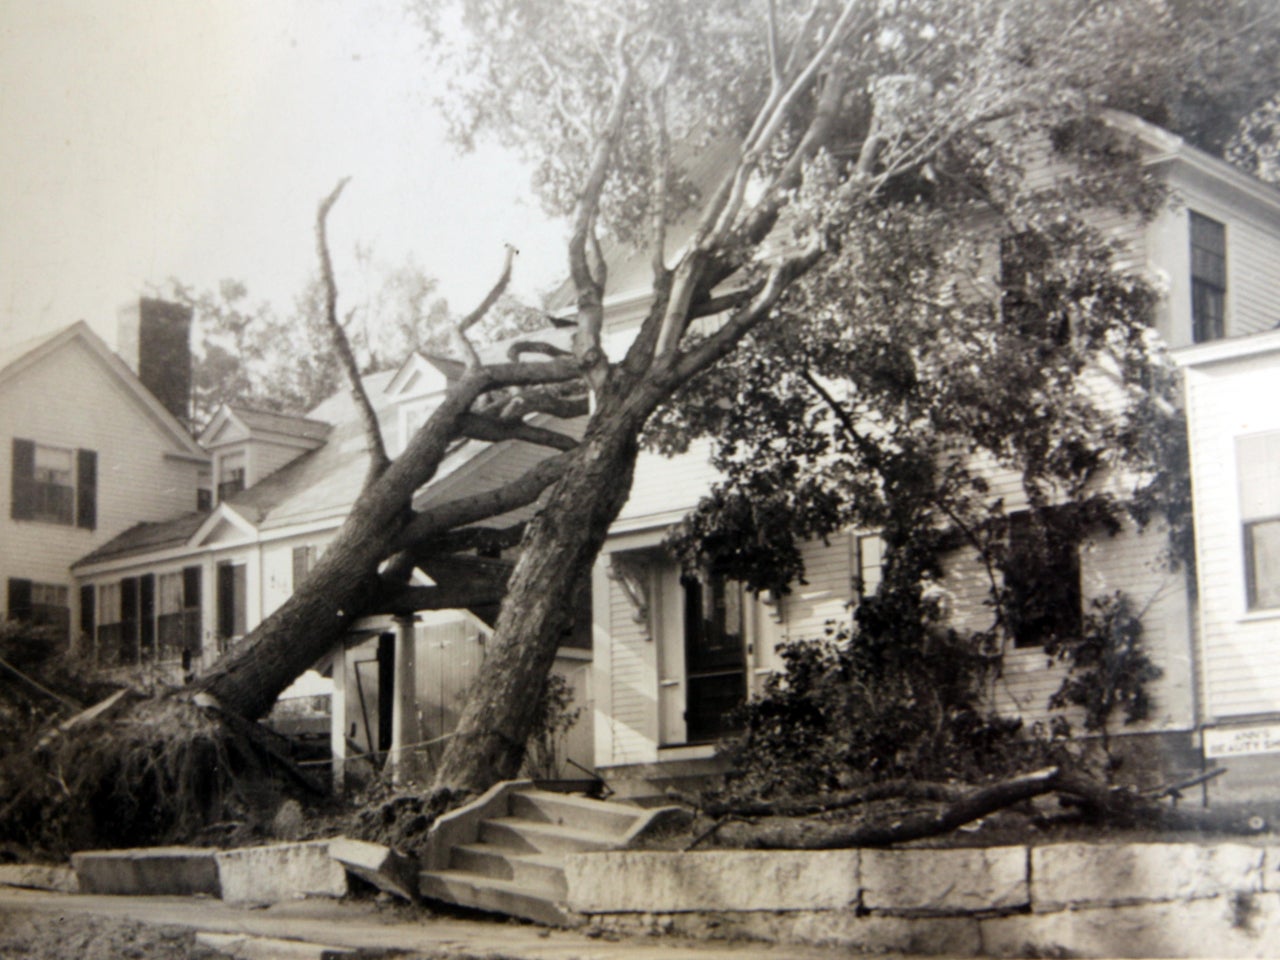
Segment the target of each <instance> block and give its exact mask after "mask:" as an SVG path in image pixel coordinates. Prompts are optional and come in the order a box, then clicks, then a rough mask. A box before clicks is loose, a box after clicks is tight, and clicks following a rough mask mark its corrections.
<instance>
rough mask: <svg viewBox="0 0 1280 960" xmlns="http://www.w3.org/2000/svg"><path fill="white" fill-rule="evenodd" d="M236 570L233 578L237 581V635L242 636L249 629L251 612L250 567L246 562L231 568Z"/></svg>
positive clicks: (235, 622) (235, 624)
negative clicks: (249, 614)
mask: <svg viewBox="0 0 1280 960" xmlns="http://www.w3.org/2000/svg"><path fill="white" fill-rule="evenodd" d="M231 569H232V570H233V571H235V572H234V574H233V578H234V583H235V620H234V624H233V625H234V627H235V631H236V632H235V635H236V636H237V637H242V636H244V634H245V633H246V632H247V631H248V613H249V568H248V567H246V566H245V565H244V564H242V563H241V564H237V565H236V566H234V567H232V568H231Z"/></svg>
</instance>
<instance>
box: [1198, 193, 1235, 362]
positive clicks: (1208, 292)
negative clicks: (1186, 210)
mask: <svg viewBox="0 0 1280 960" xmlns="http://www.w3.org/2000/svg"><path fill="white" fill-rule="evenodd" d="M1226 305H1227V228H1226V227H1224V226H1223V225H1222V224H1221V223H1219V222H1218V221H1217V220H1211V219H1210V218H1209V217H1206V216H1204V215H1203V214H1200V213H1196V212H1195V211H1194V210H1192V211H1191V339H1192V341H1193V342H1194V343H1205V342H1206V341H1209V340H1221V339H1222V338H1223V337H1225V336H1226V335H1227V333H1226V313H1227V311H1226Z"/></svg>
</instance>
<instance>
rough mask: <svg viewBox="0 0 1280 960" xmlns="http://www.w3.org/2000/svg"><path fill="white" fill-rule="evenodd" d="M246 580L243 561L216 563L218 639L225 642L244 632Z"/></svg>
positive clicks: (242, 634) (224, 645)
mask: <svg viewBox="0 0 1280 960" xmlns="http://www.w3.org/2000/svg"><path fill="white" fill-rule="evenodd" d="M247 599H248V580H247V579H246V574H245V567H244V564H243V563H230V562H223V563H220V564H218V640H219V641H220V643H221V645H222V647H223V649H225V648H226V646H227V642H228V641H230V640H233V639H235V638H237V637H242V636H244V634H245V625H246V617H245V605H246V601H247Z"/></svg>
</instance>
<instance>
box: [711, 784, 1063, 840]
mask: <svg viewBox="0 0 1280 960" xmlns="http://www.w3.org/2000/svg"><path fill="white" fill-rule="evenodd" d="M1059 776H1060V771H1059V770H1058V768H1057V767H1047V768H1045V769H1043V770H1037V771H1035V772H1034V773H1028V774H1025V775H1023V776H1020V777H1014V778H1013V779H1011V780H1003V781H1001V782H1000V783H994V784H991V785H990V786H987V787H981V788H979V789H977V790H973V791H971V792H969V793H966V794H964V795H963V796H961V797H959V798H958V799H955V800H954V801H953V802H951V803H950V804H948V805H947V806H946V807H943V808H942V809H941V810H928V811H922V812H919V813H913V814H908V815H907V816H905V817H900V818H898V819H896V820H894V821H892V822H890V823H866V822H863V823H852V824H851V823H829V822H824V821H815V820H803V819H797V818H792V817H782V818H775V820H774V821H772V822H769V821H766V822H762V823H758V824H742V823H733V824H725V826H724V827H723V828H722V830H721V833H722V835H723V836H724V837H725V838H726V839H727V840H729V841H730V842H734V843H735V844H740V845H742V846H746V847H752V848H756V849H765V850H780V849H792V850H831V849H837V848H841V847H883V846H888V845H890V844H894V843H906V842H907V841H908V840H920V839H923V838H925V837H934V836H938V835H939V834H943V833H947V832H949V831H951V830H954V829H956V828H957V827H961V826H964V825H965V824H966V823H971V822H972V821H974V820H978V819H981V818H982V817H985V816H987V815H989V814H992V813H994V812H995V811H997V810H1001V809H1004V808H1005V807H1008V806H1012V805H1013V804H1016V803H1021V802H1022V801H1024V800H1029V799H1031V798H1032V797H1038V796H1041V795H1043V794H1046V793H1052V792H1053V791H1054V790H1056V789H1057V788H1058V778H1059ZM779 820H781V821H782V822H778V821H779Z"/></svg>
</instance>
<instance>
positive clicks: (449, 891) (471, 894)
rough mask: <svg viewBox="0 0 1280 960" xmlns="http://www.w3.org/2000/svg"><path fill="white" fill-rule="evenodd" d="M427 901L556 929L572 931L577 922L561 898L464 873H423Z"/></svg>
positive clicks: (551, 892) (420, 882) (420, 881)
mask: <svg viewBox="0 0 1280 960" xmlns="http://www.w3.org/2000/svg"><path fill="white" fill-rule="evenodd" d="M418 885H419V888H420V890H421V892H422V895H423V896H424V897H430V898H431V899H433V900H444V901H445V902H446V903H456V904H458V905H459V906H463V907H472V908H474V909H476V910H486V911H488V912H490V913H502V914H506V915H507V916H512V917H523V918H524V919H525V920H533V921H535V922H537V923H545V924H547V925H549V926H553V927H572V926H576V925H577V923H578V920H577V918H576V917H575V916H574V915H573V914H572V913H570V912H569V911H568V910H566V909H564V908H562V907H561V906H559V900H560V896H561V895H560V894H558V893H557V892H556V891H554V890H551V889H546V888H541V887H531V886H526V885H524V884H520V883H514V882H512V881H510V880H498V879H495V878H493V877H482V876H479V875H478V874H474V873H466V872H463V871H461V870H424V871H423V872H422V873H421V874H419V877H418Z"/></svg>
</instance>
